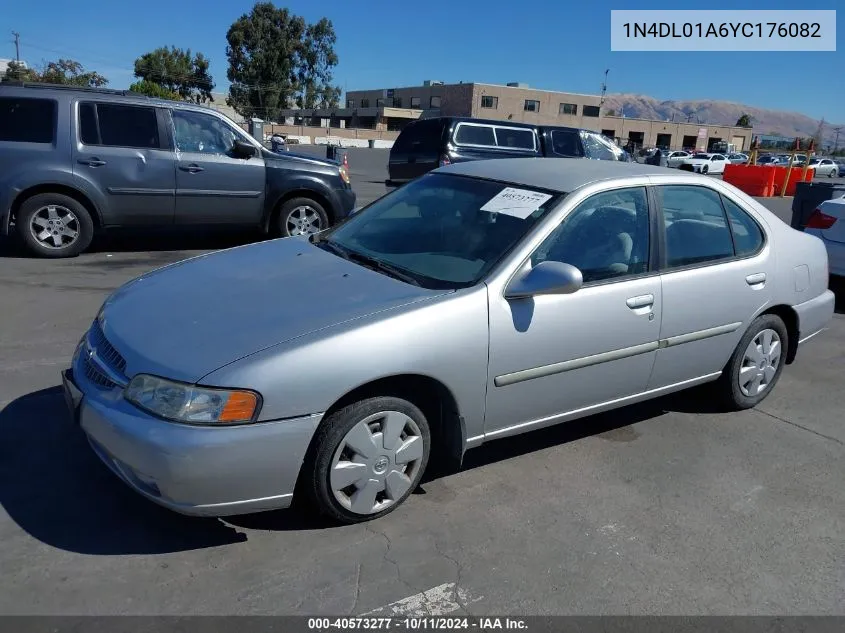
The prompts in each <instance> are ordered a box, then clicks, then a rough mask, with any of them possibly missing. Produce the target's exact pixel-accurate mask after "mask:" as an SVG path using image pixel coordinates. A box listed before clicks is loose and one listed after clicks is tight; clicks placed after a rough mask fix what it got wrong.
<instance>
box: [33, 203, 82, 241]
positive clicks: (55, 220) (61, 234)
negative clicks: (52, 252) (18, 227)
mask: <svg viewBox="0 0 845 633" xmlns="http://www.w3.org/2000/svg"><path fill="white" fill-rule="evenodd" d="M29 230H30V232H31V233H32V236H33V237H34V238H35V239H36V240H38V243H39V244H41V245H42V246H46V247H47V248H53V249H56V248H67V247H68V246H70V245H71V244H73V243H74V242H75V241H76V240H77V239H78V238H79V218H77V217H76V214H74V212H73V211H71V210H70V209H68V208H67V207H63V206H61V205H58V204H51V205H47V206H45V207H41V208H40V209H38V211H36V212H35V213H34V214H33V216H32V221H31V222H30V224H29Z"/></svg>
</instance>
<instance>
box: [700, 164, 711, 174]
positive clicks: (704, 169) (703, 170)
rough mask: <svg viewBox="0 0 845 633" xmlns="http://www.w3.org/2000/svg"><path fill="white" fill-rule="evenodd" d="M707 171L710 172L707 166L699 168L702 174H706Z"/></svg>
mask: <svg viewBox="0 0 845 633" xmlns="http://www.w3.org/2000/svg"><path fill="white" fill-rule="evenodd" d="M708 171H710V169H709V168H708V167H707V165H705V166H704V167H702V168H701V173H702V174H707V172H708Z"/></svg>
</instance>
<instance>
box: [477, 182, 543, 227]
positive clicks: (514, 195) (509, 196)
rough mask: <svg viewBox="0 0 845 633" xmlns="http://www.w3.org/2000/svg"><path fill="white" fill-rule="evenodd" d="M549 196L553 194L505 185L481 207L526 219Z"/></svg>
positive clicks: (484, 209) (483, 209)
mask: <svg viewBox="0 0 845 633" xmlns="http://www.w3.org/2000/svg"><path fill="white" fill-rule="evenodd" d="M549 198H551V195H549V194H547V193H540V192H539V191H531V190H529V189H516V188H514V187H505V188H504V189H502V190H501V191H500V192H499V193H497V194H496V195H495V196H494V197H493V198H491V199H490V200H489V201H488V202H487V203H486V204H485V205H484V206H483V207H481V210H482V211H489V212H490V213H504V214H505V215H512V216H514V217H515V218H519V219H520V220H524V219H525V218H527V217H528V216H529V215H531V214H532V213H534V212H535V211H536V210H537V209H539V208H540V207H541V206H543V204H544V203H545V202H546V201H547V200H549Z"/></svg>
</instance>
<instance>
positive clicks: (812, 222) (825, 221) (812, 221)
mask: <svg viewBox="0 0 845 633" xmlns="http://www.w3.org/2000/svg"><path fill="white" fill-rule="evenodd" d="M834 224H836V218H835V217H833V216H832V215H828V214H827V213H822V212H821V210H820V209H816V210H815V211H813V214H812V215H811V216H810V218H809V219H808V220H807V226H806V227H805V228H808V229H822V230H824V229H829V228H830V227H832V226H833V225H834Z"/></svg>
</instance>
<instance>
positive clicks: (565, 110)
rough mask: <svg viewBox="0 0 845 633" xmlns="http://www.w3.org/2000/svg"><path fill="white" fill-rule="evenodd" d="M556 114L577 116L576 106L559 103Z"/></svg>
mask: <svg viewBox="0 0 845 633" xmlns="http://www.w3.org/2000/svg"><path fill="white" fill-rule="evenodd" d="M558 114H578V106H577V105H576V104H574V103H561V104H560V108H559V109H558Z"/></svg>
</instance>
